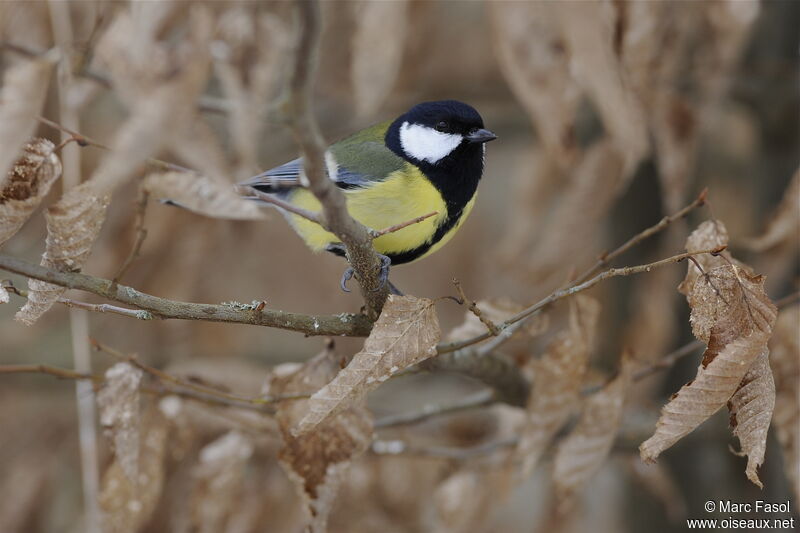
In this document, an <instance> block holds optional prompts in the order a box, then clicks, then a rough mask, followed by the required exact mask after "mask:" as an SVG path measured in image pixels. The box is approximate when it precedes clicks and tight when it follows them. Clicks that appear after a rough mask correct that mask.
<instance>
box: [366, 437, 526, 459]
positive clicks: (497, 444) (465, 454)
mask: <svg viewBox="0 0 800 533" xmlns="http://www.w3.org/2000/svg"><path fill="white" fill-rule="evenodd" d="M517 442H519V437H509V438H506V439H501V440H496V441H490V442H487V443H485V444H479V445H478V446H473V447H471V448H452V447H448V446H417V445H414V444H409V443H408V442H406V441H402V440H376V441H374V442H373V443H372V446H371V448H370V449H371V451H372V453H374V454H377V455H409V456H416V457H432V458H440V459H453V460H457V461H466V460H468V459H473V458H475V457H480V456H485V455H490V454H491V453H493V452H495V451H497V450H502V449H507V448H512V447H513V446H516V445H517Z"/></svg>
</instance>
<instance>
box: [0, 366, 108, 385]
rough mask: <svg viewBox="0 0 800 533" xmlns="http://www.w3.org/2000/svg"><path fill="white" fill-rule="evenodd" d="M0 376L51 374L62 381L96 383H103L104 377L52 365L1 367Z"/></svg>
mask: <svg viewBox="0 0 800 533" xmlns="http://www.w3.org/2000/svg"><path fill="white" fill-rule="evenodd" d="M0 374H49V375H51V376H55V377H57V378H61V379H87V380H91V381H95V382H101V381H103V378H102V376H96V375H93V374H84V373H83V372H75V371H74V370H69V369H67V368H58V367H55V366H50V365H0Z"/></svg>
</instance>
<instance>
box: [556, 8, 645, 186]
mask: <svg viewBox="0 0 800 533" xmlns="http://www.w3.org/2000/svg"><path fill="white" fill-rule="evenodd" d="M553 7H554V8H555V11H556V14H557V18H558V21H559V23H560V26H561V34H562V35H563V36H564V39H565V41H566V44H567V47H568V50H569V56H570V72H571V74H572V75H573V76H574V78H575V80H576V82H577V83H578V84H580V86H581V87H582V88H583V89H584V90H586V92H587V93H588V94H589V97H590V98H591V99H592V101H593V103H594V104H595V106H597V109H598V111H599V112H600V115H601V117H602V120H603V125H604V126H605V128H606V129H607V130H608V132H609V134H610V135H611V137H612V138H613V139H614V144H615V146H616V147H617V149H618V151H619V152H620V153H621V154H622V155H623V157H624V158H625V171H624V175H625V176H627V177H630V176H631V175H632V171H633V170H634V169H635V167H636V165H637V164H638V162H639V161H640V160H641V159H642V158H643V157H644V156H645V155H647V152H648V151H649V146H648V138H649V137H648V131H647V124H646V122H645V114H644V109H643V108H642V105H641V103H640V102H639V100H638V99H637V98H636V96H635V95H634V94H633V92H632V91H631V90H630V89H629V87H628V83H627V80H626V76H625V72H624V71H623V70H622V67H621V65H620V62H619V60H618V58H617V54H616V53H615V51H614V45H615V32H616V25H617V16H616V12H615V7H616V5H615V4H613V3H610V2H588V3H572V2H560V3H555V4H553Z"/></svg>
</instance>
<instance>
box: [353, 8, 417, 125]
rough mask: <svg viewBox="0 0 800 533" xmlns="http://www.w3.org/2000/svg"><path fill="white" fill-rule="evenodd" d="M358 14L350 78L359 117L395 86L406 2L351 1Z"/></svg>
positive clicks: (404, 34) (404, 33)
mask: <svg viewBox="0 0 800 533" xmlns="http://www.w3.org/2000/svg"><path fill="white" fill-rule="evenodd" d="M350 6H351V7H352V8H353V12H354V13H356V14H357V17H356V19H355V20H356V28H355V32H354V33H353V44H352V63H351V65H350V79H351V83H352V86H353V99H354V101H355V103H356V110H357V111H358V113H359V114H360V115H361V116H370V115H371V114H372V113H374V112H375V111H377V110H378V109H379V108H380V106H381V104H382V103H383V101H384V100H385V99H386V96H388V94H389V92H390V91H391V90H392V87H393V86H394V83H395V80H396V79H397V74H398V73H399V71H400V65H401V63H402V61H403V50H404V48H405V43H406V27H407V25H408V3H407V2H406V0H395V1H393V2H365V1H360V2H352V3H351V4H350Z"/></svg>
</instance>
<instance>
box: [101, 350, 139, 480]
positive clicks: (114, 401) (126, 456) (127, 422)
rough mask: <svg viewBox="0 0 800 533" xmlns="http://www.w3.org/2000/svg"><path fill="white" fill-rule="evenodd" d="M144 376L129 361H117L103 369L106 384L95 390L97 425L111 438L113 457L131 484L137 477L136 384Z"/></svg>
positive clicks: (137, 422) (137, 425)
mask: <svg viewBox="0 0 800 533" xmlns="http://www.w3.org/2000/svg"><path fill="white" fill-rule="evenodd" d="M143 376H144V374H143V372H142V371H141V370H139V369H138V368H136V367H135V366H133V365H131V364H130V363H117V364H116V365H114V366H112V367H111V368H109V369H108V370H107V371H106V385H105V386H104V387H103V388H102V389H101V390H100V392H99V393H98V394H97V405H98V407H99V408H100V425H101V426H102V427H103V428H104V430H105V431H106V432H107V434H108V435H109V436H110V438H111V439H112V440H113V442H114V460H115V462H116V463H118V464H119V466H120V468H121V469H122V472H123V473H124V474H125V475H126V476H127V477H128V479H129V480H131V482H132V483H134V484H136V483H138V481H137V480H138V479H139V477H138V476H139V430H140V422H141V420H140V416H139V386H140V384H141V382H142V377H143Z"/></svg>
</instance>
